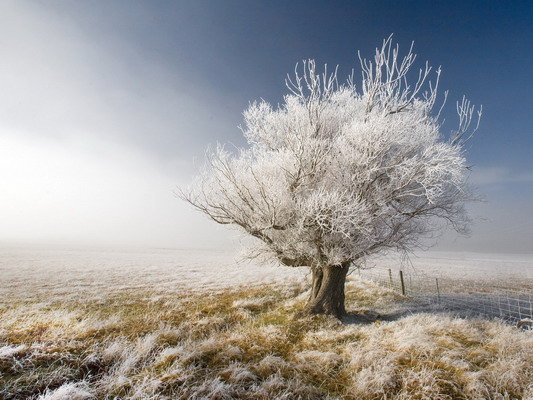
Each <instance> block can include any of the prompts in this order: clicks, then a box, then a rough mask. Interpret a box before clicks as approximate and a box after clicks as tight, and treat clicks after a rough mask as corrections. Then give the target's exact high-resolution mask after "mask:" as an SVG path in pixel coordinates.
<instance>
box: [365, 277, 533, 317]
mask: <svg viewBox="0 0 533 400" xmlns="http://www.w3.org/2000/svg"><path fill="white" fill-rule="evenodd" d="M358 274H359V276H360V277H361V278H363V279H367V280H370V281H373V282H374V283H376V284H378V285H380V286H383V287H386V288H389V289H392V290H394V291H397V292H398V293H401V294H403V295H406V296H410V297H413V298H415V299H417V300H420V301H423V302H425V303H428V304H437V305H440V306H442V307H443V308H445V309H448V310H450V311H454V312H457V313H460V314H467V315H482V316H485V317H489V318H499V319H502V320H504V321H507V322H509V323H512V324H517V323H519V322H520V321H524V320H528V319H529V320H531V319H533V282H531V280H529V281H528V280H524V279H515V280H511V279H507V280H505V281H494V280H483V279H479V280H471V279H465V280H457V279H451V278H447V277H432V276H428V275H425V274H423V273H413V272H409V271H402V270H393V269H386V268H377V267H376V268H372V269H362V270H359V271H358Z"/></svg>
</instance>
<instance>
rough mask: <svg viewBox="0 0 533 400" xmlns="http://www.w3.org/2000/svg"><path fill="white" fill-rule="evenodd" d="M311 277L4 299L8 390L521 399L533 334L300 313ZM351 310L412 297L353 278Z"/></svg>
mask: <svg viewBox="0 0 533 400" xmlns="http://www.w3.org/2000/svg"><path fill="white" fill-rule="evenodd" d="M305 289H306V288H305V285H302V284H301V283H286V284H283V285H282V284H276V285H265V286H262V287H252V288H250V287H247V288H245V287H243V288H238V289H233V290H221V291H218V292H216V293H211V294H209V293H206V292H203V293H202V292H199V293H192V292H182V293H180V294H176V293H175V292H172V293H170V292H169V293H166V294H165V293H162V292H161V291H160V290H158V291H157V292H156V291H155V289H154V290H153V291H151V290H148V289H128V290H121V291H119V292H113V291H112V290H111V289H110V292H109V293H108V294H107V295H105V296H101V297H94V296H93V297H79V298H77V297H76V296H69V297H68V302H65V303H63V302H61V297H60V296H56V297H54V298H53V299H52V300H50V301H46V299H43V298H39V299H35V300H34V301H32V300H31V299H26V300H25V301H18V300H17V301H14V302H13V303H10V304H8V306H5V307H3V308H2V309H0V321H1V325H0V373H1V375H0V398H3V399H32V398H33V399H46V400H60V399H73V400H77V399H78V400H81V399H202V398H203V399H205V398H207V399H235V398H236V399H363V400H364V399H526V398H533V363H532V361H531V360H533V335H532V334H531V332H528V331H519V330H517V329H516V328H514V327H511V326H506V325H504V324H502V323H499V322H495V321H485V320H478V319H459V318H456V317H453V316H451V315H447V314H429V313H419V314H411V315H407V316H403V317H400V318H396V319H391V320H386V319H387V318H385V319H384V320H379V321H373V320H372V319H371V318H366V319H365V318H364V317H357V316H352V317H351V318H349V319H348V320H347V321H348V322H350V321H351V322H352V323H345V324H342V323H340V322H339V321H337V320H335V319H332V318H328V317H315V318H309V319H303V320H294V319H293V315H294V314H295V312H296V311H297V310H298V309H300V308H301V307H302V305H303V302H304V301H305V297H306V293H305ZM347 290H348V293H347V299H348V304H347V305H348V309H350V310H354V311H358V312H359V315H363V312H364V311H365V310H367V309H374V310H378V311H381V312H382V313H384V314H386V313H387V312H389V311H390V310H393V309H394V307H396V305H397V304H399V303H401V302H405V301H407V300H406V299H405V298H402V297H401V296H399V295H397V294H395V293H393V292H391V291H388V290H385V289H382V288H379V287H377V286H375V285H373V284H370V283H366V282H362V281H359V280H357V279H355V278H353V279H351V280H350V282H349V283H348V285H347Z"/></svg>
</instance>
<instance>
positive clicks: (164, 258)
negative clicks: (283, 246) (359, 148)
mask: <svg viewBox="0 0 533 400" xmlns="http://www.w3.org/2000/svg"><path fill="white" fill-rule="evenodd" d="M307 272H308V271H307V270H306V269H305V268H298V269H296V268H287V267H280V266H275V265H262V264H259V263H257V262H250V261H243V260H242V257H239V254H238V253H237V252H231V251H221V250H205V249H203V250H194V249H153V250H143V251H132V250H129V251H126V250H117V251H110V250H58V249H54V250H50V249H48V250H47V249H35V248H34V249H30V248H0V302H2V301H4V302H7V301H9V302H13V301H14V300H15V299H18V300H20V301H25V300H34V299H35V298H37V297H42V298H46V299H47V301H50V300H52V299H53V298H54V297H55V298H56V299H59V298H60V299H62V300H65V301H68V299H69V297H72V296H75V297H79V298H95V297H99V296H105V295H109V293H110V288H113V292H114V293H117V292H120V291H129V290H132V289H139V290H146V289H148V290H150V291H151V292H154V291H156V292H157V291H160V292H164V293H169V292H178V293H179V292H183V291H198V290H202V291H216V290H220V289H227V288H237V287H239V286H241V285H246V286H249V285H258V284H265V283H277V282H285V281H287V280H302V279H306V274H307ZM1 299H3V300H1Z"/></svg>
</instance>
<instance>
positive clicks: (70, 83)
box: [0, 0, 533, 253]
mask: <svg viewBox="0 0 533 400" xmlns="http://www.w3.org/2000/svg"><path fill="white" fill-rule="evenodd" d="M532 16H533V3H531V2H526V1H524V2H520V1H514V2H512V3H511V2H496V1H494V2H493V1H477V2H476V1H468V2H464V1H450V2H428V1H402V2H399V1H335V2H318V1H290V2H288V1H287V2H285V1H283V2H282V1H229V0H225V1H214V0H213V1H200V0H198V1H157V2H153V1H144V2H140V1H128V2H126V1H91V2H82V1H46V2H45V1H5V2H2V3H1V5H0V51H1V53H2V55H3V61H2V63H0V93H2V96H0V174H1V175H0V177H2V181H3V189H2V192H3V195H2V196H0V218H1V219H2V221H4V222H3V224H2V226H1V227H0V241H3V242H5V243H49V242H50V243H52V242H54V243H58V244H59V243H73V244H78V243H80V244H81V243H94V244H103V245H139V246H140V245H143V246H144V245H146V246H172V247H179V246H203V245H205V243H206V242H209V245H227V244H228V243H231V241H232V240H233V239H230V238H228V234H227V232H226V231H225V230H224V229H221V228H218V227H214V226H212V224H211V223H209V222H208V221H205V220H204V219H203V218H202V217H201V216H200V215H196V214H194V213H193V212H192V211H191V210H189V209H187V207H186V205H184V204H180V203H179V200H177V199H176V198H174V196H173V194H172V191H173V189H174V186H175V185H176V184H185V183H186V182H188V181H189V180H190V179H191V176H192V175H193V173H194V170H195V168H196V167H197V166H198V165H199V164H201V160H202V157H203V152H204V150H205V148H206V147H207V146H208V145H209V144H210V143H211V144H212V143H216V142H232V143H234V144H236V145H244V141H243V139H242V137H241V133H240V131H239V130H238V129H237V125H239V124H240V122H241V113H242V111H243V110H244V109H245V108H246V107H247V105H248V104H249V102H250V101H253V100H255V99H259V98H264V99H266V100H268V101H270V102H272V103H278V102H280V101H281V99H282V96H283V94H285V93H286V92H287V91H286V89H285V86H284V77H285V75H286V73H288V72H291V71H292V70H293V69H294V65H295V64H296V63H297V62H299V61H301V60H302V59H306V58H314V59H315V60H316V61H317V63H318V64H324V63H327V64H328V65H329V66H335V65H339V76H340V77H341V78H344V77H345V76H347V75H348V74H349V72H350V71H351V69H352V68H355V69H356V71H357V67H358V61H357V51H358V50H360V51H361V54H362V55H363V56H371V54H372V52H373V51H374V49H375V47H376V46H379V45H380V44H381V41H382V40H383V39H384V38H386V37H388V36H389V35H390V34H391V33H393V34H394V40H395V41H397V42H398V43H399V45H400V48H401V49H402V48H403V49H404V50H407V48H408V47H409V45H410V43H411V41H414V42H415V53H417V54H418V60H419V62H420V63H422V62H424V61H426V60H428V61H429V62H430V64H431V65H433V66H434V67H438V66H439V65H440V66H442V69H443V75H442V80H441V87H442V88H444V89H448V90H449V91H450V94H449V100H448V107H447V111H446V112H445V117H446V123H445V125H444V133H447V132H449V131H450V130H452V129H453V128H454V127H455V121H456V120H455V117H454V113H453V111H454V102H455V100H457V99H459V98H461V97H462V96H463V94H465V95H467V97H468V98H469V99H471V100H472V101H473V102H474V103H475V104H483V109H484V114H483V118H482V122H481V128H480V130H479V132H478V135H477V136H476V137H475V138H474V140H472V142H471V143H470V146H469V148H468V152H467V158H468V160H469V162H470V163H471V164H472V165H473V166H474V169H473V171H474V172H473V174H472V182H473V183H474V184H475V185H476V186H478V191H479V192H480V193H481V194H484V195H485V198H486V202H485V203H483V204H475V205H472V206H471V209H472V214H473V216H474V217H476V218H477V222H476V224H475V225H474V228H473V235H472V236H471V237H470V238H468V239H463V238H459V239H457V238H456V237H455V236H454V235H453V234H450V235H447V236H446V237H445V238H444V239H443V241H442V243H441V245H440V247H438V248H440V249H447V250H470V251H484V252H487V251H492V252H528V253H533V240H532V239H531V238H532V237H533V216H532V214H533V213H532V211H533V207H532V206H531V205H532V204H533V162H532V159H531V156H530V152H531V149H532V148H533V134H532V133H533V132H531V130H532V128H531V126H532V124H531V122H532V116H531V110H532V109H533V100H532V95H531V93H532V92H533V87H532V79H531V76H530V71H533V44H532V43H533V33H532V31H533V29H532V27H533V21H532Z"/></svg>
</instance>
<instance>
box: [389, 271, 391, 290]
mask: <svg viewBox="0 0 533 400" xmlns="http://www.w3.org/2000/svg"><path fill="white" fill-rule="evenodd" d="M389 286H390V288H391V289H392V270H391V269H390V268H389Z"/></svg>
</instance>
